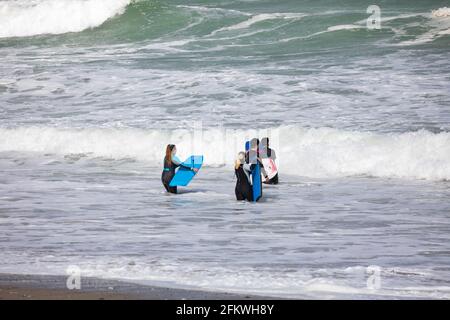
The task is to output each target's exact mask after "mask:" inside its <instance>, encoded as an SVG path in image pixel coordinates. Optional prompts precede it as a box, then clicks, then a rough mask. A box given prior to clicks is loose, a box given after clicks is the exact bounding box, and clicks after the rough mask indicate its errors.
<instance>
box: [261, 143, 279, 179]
mask: <svg viewBox="0 0 450 320" xmlns="http://www.w3.org/2000/svg"><path fill="white" fill-rule="evenodd" d="M260 146H261V147H260V150H259V156H260V157H261V159H266V158H268V159H272V160H273V161H274V162H275V159H276V158H277V156H276V154H275V150H273V149H271V148H269V138H262V139H261V145H260ZM264 183H266V184H278V172H277V173H276V175H275V176H273V177H272V178H271V179H268V178H266V181H264Z"/></svg>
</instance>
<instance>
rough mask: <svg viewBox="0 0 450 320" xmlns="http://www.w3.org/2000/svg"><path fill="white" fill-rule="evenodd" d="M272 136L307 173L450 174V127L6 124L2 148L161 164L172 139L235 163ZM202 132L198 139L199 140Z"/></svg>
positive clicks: (285, 158)
mask: <svg viewBox="0 0 450 320" xmlns="http://www.w3.org/2000/svg"><path fill="white" fill-rule="evenodd" d="M266 135H267V136H270V138H271V144H272V147H273V148H274V149H275V150H276V152H277V155H278V160H279V168H280V171H281V172H283V173H286V174H291V175H299V176H308V177H344V176H357V175H367V176H375V177H385V178H389V177H398V178H406V179H427V180H450V133H449V132H441V133H432V132H429V131H425V130H422V131H418V132H406V133H396V134H378V133H370V132H359V131H343V130H337V129H331V128H318V129H305V128H302V127H298V126H282V127H277V128H271V129H268V130H260V131H246V130H241V129H239V130H222V129H213V128H209V129H206V130H204V131H203V132H201V134H200V135H198V134H197V136H196V132H195V131H193V130H189V129H186V130H184V129H183V130H182V129H178V130H172V131H168V130H143V129H87V128H86V129H58V128H51V127H22V128H15V129H4V128H0V151H3V152H7V151H25V152H40V153H55V154H62V155H66V154H86V155H87V156H92V157H107V158H113V159H123V158H134V159H137V160H142V161H147V162H149V163H151V164H153V165H155V166H159V165H160V164H161V161H162V156H163V152H164V148H165V146H166V145H167V144H168V143H175V144H177V145H178V149H179V150H180V153H181V154H183V155H188V154H190V153H191V152H192V153H202V154H204V155H205V164H206V165H208V166H222V165H230V166H231V165H232V163H233V159H234V157H235V156H236V154H237V152H239V151H241V150H242V147H243V144H244V141H245V140H246V139H248V138H250V137H253V136H259V137H263V136H266ZM199 139H200V140H199Z"/></svg>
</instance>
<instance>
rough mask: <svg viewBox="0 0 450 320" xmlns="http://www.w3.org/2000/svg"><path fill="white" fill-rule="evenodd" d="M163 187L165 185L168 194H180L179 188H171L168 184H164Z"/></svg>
mask: <svg viewBox="0 0 450 320" xmlns="http://www.w3.org/2000/svg"><path fill="white" fill-rule="evenodd" d="M163 185H164V188H166V190H167V192H169V193H175V194H176V193H178V190H177V187H171V186H169V184H167V183H163Z"/></svg>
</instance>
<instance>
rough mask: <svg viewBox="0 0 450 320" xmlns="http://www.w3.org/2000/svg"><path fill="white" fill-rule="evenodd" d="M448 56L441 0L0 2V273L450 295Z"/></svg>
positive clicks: (224, 287)
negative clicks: (262, 177)
mask: <svg viewBox="0 0 450 320" xmlns="http://www.w3.org/2000/svg"><path fill="white" fill-rule="evenodd" d="M373 4H376V5H377V6H378V7H377V8H375V9H373V8H372V9H370V10H368V8H369V6H370V5H373ZM448 7H449V8H448ZM373 10H375V11H373ZM378 16H379V19H378ZM373 19H375V20H376V21H378V25H376V28H374V24H373V21H375V20H373ZM449 61H450V4H449V2H448V1H437V0H434V1H411V0H408V1H406V0H400V1H385V0H380V1H377V2H376V3H374V2H372V1H356V0H345V1H344V0H342V1H331V0H326V1H325V0H320V1H296V0H211V1H206V0H203V1H201V0H197V1H181V0H167V1H160V0H142V1H130V0H2V1H0V172H1V174H0V273H21V274H51V275H65V274H66V273H67V271H68V269H70V268H71V266H72V267H73V266H76V267H78V268H80V270H81V271H82V275H83V276H93V277H99V278H108V279H109V278H111V279H121V280H127V281H132V282H137V283H141V284H151V285H154V284H160V285H164V286H173V287H177V288H194V289H203V290H212V291H227V292H236V293H249V294H250V293H251V294H260V295H265V296H274V297H286V298H315V299H340V298H345V299H347V298H349V299H360V298H370V299H385V298H395V299H397V298H398V299H416V298H426V299H428V298H430V299H450V201H449V199H450V65H449V63H448V62H449ZM255 136H256V137H259V138H262V137H264V136H269V137H270V139H271V144H272V147H273V148H274V149H275V150H276V153H277V157H278V159H277V162H278V166H279V175H280V184H279V185H277V186H265V187H264V190H263V198H262V200H261V201H260V202H258V203H247V202H237V201H236V200H235V195H234V187H235V178H234V170H233V161H234V159H235V157H236V154H237V152H239V151H241V150H242V149H243V148H244V143H245V141H246V140H247V139H249V138H252V137H255ZM168 143H174V144H176V145H177V149H178V155H179V156H180V157H181V158H183V157H184V158H186V157H187V156H189V155H191V154H203V155H204V157H205V163H204V167H203V168H202V169H201V170H200V172H199V173H198V175H197V176H196V178H195V179H194V180H193V182H192V183H191V184H190V185H189V186H188V187H186V188H180V194H178V195H169V194H166V193H165V191H164V188H163V186H162V184H161V181H160V178H161V170H162V162H163V157H164V152H165V146H166V145H167V144H168ZM374 284H376V285H374Z"/></svg>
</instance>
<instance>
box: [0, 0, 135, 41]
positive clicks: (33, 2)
mask: <svg viewBox="0 0 450 320" xmlns="http://www.w3.org/2000/svg"><path fill="white" fill-rule="evenodd" d="M130 2H131V0H16V1H1V2H0V38H9V37H27V36H35V35H40V34H62V33H67V32H80V31H83V30H86V29H89V28H94V27H98V26H100V25H101V24H103V23H104V22H105V21H106V20H108V19H109V18H111V17H113V16H115V15H118V14H122V13H123V12H124V10H125V8H126V7H127V5H128V4H129V3H130Z"/></svg>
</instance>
